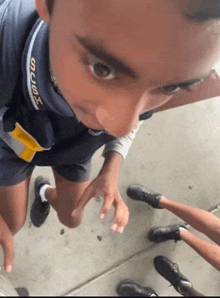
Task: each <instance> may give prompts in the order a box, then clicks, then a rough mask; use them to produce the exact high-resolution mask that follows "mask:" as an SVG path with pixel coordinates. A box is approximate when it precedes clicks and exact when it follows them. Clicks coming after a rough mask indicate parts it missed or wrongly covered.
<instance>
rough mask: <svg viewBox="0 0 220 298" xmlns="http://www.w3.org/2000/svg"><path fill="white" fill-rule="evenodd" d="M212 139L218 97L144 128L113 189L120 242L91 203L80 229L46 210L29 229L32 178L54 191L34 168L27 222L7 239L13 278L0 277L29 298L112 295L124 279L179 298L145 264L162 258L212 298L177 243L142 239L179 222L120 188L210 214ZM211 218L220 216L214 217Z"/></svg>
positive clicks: (190, 254)
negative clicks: (11, 244) (126, 215)
mask: <svg viewBox="0 0 220 298" xmlns="http://www.w3.org/2000/svg"><path fill="white" fill-rule="evenodd" d="M219 140H220V99H219V98H214V99H210V100H206V101H204V102H200V103H196V104H193V105H188V106H184V107H181V108H176V109H173V110H169V111H166V112H161V113H158V114H155V115H154V116H153V117H152V119H150V120H149V121H146V122H145V123H144V124H143V126H142V127H141V129H140V132H139V133H138V135H137V137H136V139H135V141H134V143H133V146H132V148H131V150H130V153H129V155H128V157H127V158H126V160H125V161H124V164H123V167H122V169H121V176H120V181H119V189H120V192H121V195H122V197H123V198H124V200H125V202H126V203H127V205H128V206H129V208H130V223H129V225H128V227H127V228H126V229H125V232H124V234H123V235H119V234H116V233H114V232H112V231H111V230H110V222H111V218H112V214H113V210H111V212H110V214H109V215H108V216H107V217H106V218H105V219H104V220H102V221H100V220H99V219H98V213H99V210H100V208H101V204H102V202H101V201H100V200H99V199H92V200H91V201H90V202H89V203H88V205H87V206H86V212H85V218H84V222H83V224H82V225H81V226H80V227H78V228H77V229H68V228H66V227H64V226H63V225H62V224H61V223H59V221H58V219H57V216H56V212H55V211H54V210H51V212H50V215H49V217H48V219H47V221H46V222H45V224H44V225H43V226H42V227H41V228H39V229H38V228H35V227H34V226H32V224H31V222H30V216H29V211H30V206H31V204H32V202H33V182H34V179H35V178H36V176H37V175H39V174H41V175H46V176H48V177H49V178H50V179H51V182H52V183H53V184H54V179H53V176H52V172H51V170H50V168H36V169H35V171H34V173H33V175H32V180H31V187H30V195H29V207H28V216H27V221H26V224H25V226H24V228H23V229H22V230H21V231H20V232H19V233H18V234H17V235H16V237H15V251H16V254H15V260H14V266H13V271H12V272H11V273H10V274H6V273H4V275H5V276H7V278H8V279H9V280H10V282H11V283H12V284H13V285H14V286H15V287H26V288H27V289H28V291H29V293H30V295H33V296H50V295H54V296H110V295H112V296H117V294H116V292H115V287H116V285H117V283H118V282H119V281H120V280H122V279H127V278H129V279H133V280H135V281H136V282H138V283H139V284H141V285H143V286H150V287H152V288H153V289H154V290H155V291H156V292H157V293H158V295H161V296H176V295H177V296H180V295H179V294H178V293H177V292H176V291H175V290H174V289H173V287H169V283H168V282H167V281H166V280H165V279H163V278H162V277H161V276H160V275H159V274H158V273H157V272H156V271H155V269H154V266H153V258H154V257H155V256H157V255H164V256H167V257H169V258H170V259H171V260H173V261H174V262H176V263H177V264H178V265H179V268H180V271H181V272H182V273H183V274H184V275H185V276H186V277H188V278H189V279H190V280H191V281H192V283H193V285H194V287H195V288H196V289H197V290H198V291H200V292H202V293H203V294H204V295H207V296H208V295H212V296H219V294H220V286H219V285H220V275H219V272H218V271H217V270H215V269H214V268H213V267H212V266H211V265H210V264H208V263H207V262H206V261H205V260H204V259H203V258H202V257H200V256H199V255H198V254H197V253H196V252H195V251H193V250H192V249H191V248H190V247H188V246H187V245H186V244H185V243H183V242H182V241H179V242H177V243H175V242H174V241H168V242H166V243H161V244H152V243H150V242H149V241H146V240H145V239H144V237H145V235H146V233H147V232H148V230H149V229H150V228H151V227H152V226H158V225H168V224H171V223H177V222H182V221H181V220H180V219H179V218H177V217H176V216H174V215H173V214H171V213H170V212H168V211H166V210H156V209H153V208H151V207H149V206H148V205H146V204H144V203H141V202H134V201H131V200H130V199H129V198H128V197H127V196H126V188H127V186H128V185H129V184H130V183H136V182H137V183H141V184H143V185H145V186H147V187H149V188H152V189H155V190H157V191H159V192H161V193H162V194H164V195H165V196H167V197H168V198H170V199H172V200H175V201H179V202H184V203H186V204H189V205H191V206H196V207H199V208H202V209H205V210H210V209H212V208H214V207H215V206H216V205H217V204H218V203H220V183H219V182H220V142H219ZM101 152H102V149H101V150H99V151H98V152H97V153H96V154H95V157H94V159H93V169H92V177H91V178H95V176H96V174H97V173H98V171H99V169H100V167H101V165H102V162H103V158H102V157H100V155H101ZM216 215H217V216H220V212H219V210H217V212H216ZM62 229H64V234H63V233H61V230H62ZM62 232H63V231H62ZM193 233H195V234H196V235H199V236H201V237H202V238H203V239H207V238H206V237H205V236H203V235H201V234H200V233H198V232H196V231H194V230H193ZM98 236H101V238H100V237H98ZM98 238H99V239H98ZM100 239H101V241H100Z"/></svg>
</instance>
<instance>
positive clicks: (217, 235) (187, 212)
mask: <svg viewBox="0 0 220 298" xmlns="http://www.w3.org/2000/svg"><path fill="white" fill-rule="evenodd" d="M159 207H160V208H164V209H167V210H169V211H171V212H172V213H174V214H175V215H177V216H178V217H180V218H181V219H183V220H184V221H186V222H187V223H188V224H189V225H191V226H192V227H193V228H195V229H196V230H198V231H199V232H201V233H203V234H205V235H206V236H207V237H209V238H210V239H211V240H212V241H214V242H215V243H216V244H218V245H220V219H219V218H218V217H217V216H215V215H213V214H212V213H210V212H208V211H205V210H202V209H199V208H195V207H191V206H187V205H184V204H182V203H178V202H173V201H171V200H168V199H167V198H164V197H161V199H160V203H159Z"/></svg>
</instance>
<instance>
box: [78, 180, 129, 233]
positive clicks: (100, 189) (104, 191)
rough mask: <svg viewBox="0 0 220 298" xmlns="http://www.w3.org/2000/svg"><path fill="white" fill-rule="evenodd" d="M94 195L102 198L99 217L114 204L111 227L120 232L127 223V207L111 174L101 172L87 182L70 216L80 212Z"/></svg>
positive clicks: (103, 215)
mask: <svg viewBox="0 0 220 298" xmlns="http://www.w3.org/2000/svg"><path fill="white" fill-rule="evenodd" d="M94 197H101V198H103V200H104V202H103V206H102V208H101V210H100V212H99V218H100V219H103V218H104V217H105V215H106V214H107V213H108V211H109V209H110V208H111V206H112V205H113V206H114V208H115V213H114V218H113V221H112V223H111V229H112V230H113V231H117V232H118V233H120V234H122V233H123V231H124V228H125V227H126V226H127V224H128V219H129V209H128V207H127V205H126V204H125V203H124V201H123V199H122V197H121V195H120V193H119V190H118V187H117V181H116V179H115V177H114V176H112V175H109V174H101V175H99V176H97V177H96V178H95V179H94V180H93V181H92V182H91V183H90V184H89V186H88V187H87V188H86V189H85V191H84V193H83V195H82V196H81V198H80V200H79V201H78V204H77V206H76V209H75V210H74V211H73V213H72V216H73V217H77V216H78V215H79V214H82V212H83V209H84V207H85V205H86V204H87V203H88V202H89V200H90V199H91V198H94Z"/></svg>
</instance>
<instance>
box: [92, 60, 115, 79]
mask: <svg viewBox="0 0 220 298" xmlns="http://www.w3.org/2000/svg"><path fill="white" fill-rule="evenodd" d="M88 66H89V69H90V70H91V72H92V74H93V75H95V76H96V77H98V78H100V79H103V80H114V79H116V78H117V72H116V70H115V69H114V68H112V67H111V66H108V65H106V64H104V63H102V62H101V61H99V60H98V59H95V58H94V59H93V60H92V61H91V62H90V63H89V62H88Z"/></svg>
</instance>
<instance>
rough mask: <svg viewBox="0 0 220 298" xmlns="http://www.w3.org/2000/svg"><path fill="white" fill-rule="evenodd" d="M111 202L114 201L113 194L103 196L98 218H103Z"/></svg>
mask: <svg viewBox="0 0 220 298" xmlns="http://www.w3.org/2000/svg"><path fill="white" fill-rule="evenodd" d="M113 202H114V196H113V195H106V196H105V197H104V203H103V205H102V208H101V210H100V212H99V218H100V219H103V218H104V217H105V216H106V214H107V213H108V211H109V209H110V208H111V206H112V204H113Z"/></svg>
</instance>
